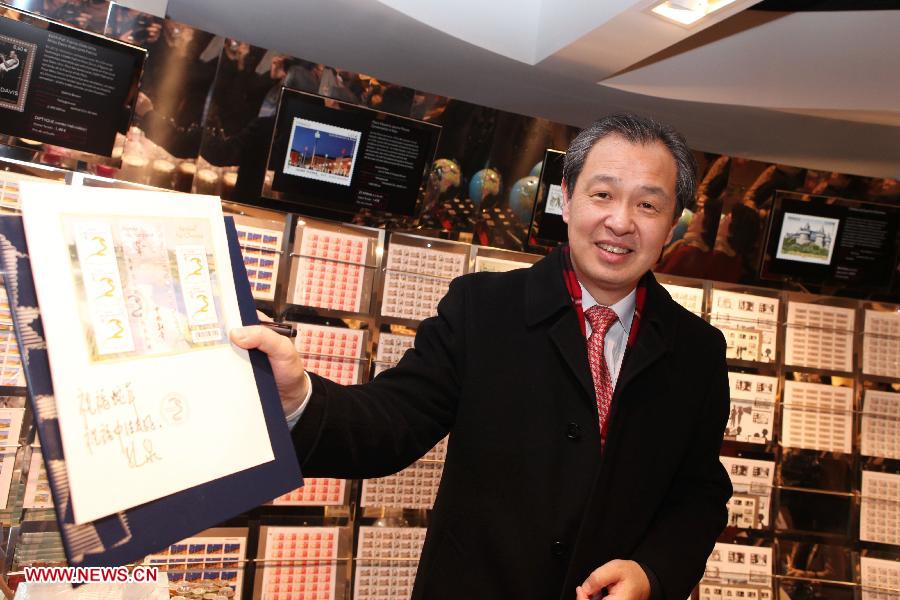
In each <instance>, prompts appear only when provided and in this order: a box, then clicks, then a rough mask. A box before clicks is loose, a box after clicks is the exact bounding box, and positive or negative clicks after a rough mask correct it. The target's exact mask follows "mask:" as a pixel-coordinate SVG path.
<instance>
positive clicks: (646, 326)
mask: <svg viewBox="0 0 900 600" xmlns="http://www.w3.org/2000/svg"><path fill="white" fill-rule="evenodd" d="M644 285H645V286H646V288H647V300H646V303H645V305H644V310H643V313H642V314H641V323H640V326H639V329H638V332H637V337H636V338H635V340H634V345H633V346H632V347H631V348H629V349H628V353H627V354H626V355H625V359H624V361H623V362H622V370H621V372H620V373H619V380H618V381H617V382H616V389H615V392H614V393H613V410H615V407H616V405H617V401H618V400H619V398H620V397H621V395H622V394H623V393H624V390H625V389H626V388H627V387H628V384H629V383H630V382H632V381H633V380H634V379H635V377H637V376H638V375H640V374H641V373H642V372H643V371H645V370H646V369H647V368H649V367H650V366H651V365H653V363H655V362H656V361H657V360H659V359H660V358H662V356H663V355H664V354H665V353H666V351H668V350H669V347H670V346H671V345H672V341H673V335H674V333H673V330H672V328H673V327H674V323H675V321H676V320H675V318H674V315H673V314H672V308H673V305H674V302H673V301H672V299H671V298H670V297H669V294H668V292H666V290H665V288H663V287H662V286H661V285H659V283H658V282H657V281H656V278H655V277H653V274H652V273H647V274H646V275H645V276H644Z"/></svg>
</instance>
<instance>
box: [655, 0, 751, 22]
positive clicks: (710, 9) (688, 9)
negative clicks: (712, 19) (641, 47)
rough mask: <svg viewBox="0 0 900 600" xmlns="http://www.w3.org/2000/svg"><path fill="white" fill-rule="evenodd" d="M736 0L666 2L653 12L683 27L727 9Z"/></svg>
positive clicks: (674, 0) (667, 0)
mask: <svg viewBox="0 0 900 600" xmlns="http://www.w3.org/2000/svg"><path fill="white" fill-rule="evenodd" d="M734 1H735V0H666V2H662V3H661V4H657V5H656V6H655V7H653V12H654V13H656V14H657V15H659V16H661V17H663V18H664V19H666V20H669V21H674V22H676V23H679V24H681V25H693V24H694V23H696V22H697V21H699V20H700V19H702V18H703V17H705V16H707V15H710V14H712V13H714V12H716V11H717V10H720V9H722V8H725V7H726V6H728V5H729V4H731V3H732V2H734Z"/></svg>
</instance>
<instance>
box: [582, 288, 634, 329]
mask: <svg viewBox="0 0 900 600" xmlns="http://www.w3.org/2000/svg"><path fill="white" fill-rule="evenodd" d="M578 285H580V286H581V308H582V309H583V310H584V311H585V312H587V309H589V308H590V307H592V306H597V305H598V304H600V303H599V302H597V301H596V300H594V297H593V296H591V293H590V292H589V291H587V289H586V288H585V287H584V286H583V285H582V284H581V282H578ZM636 305H637V288H635V289H633V290H631V292H630V293H629V294H628V295H627V296H625V297H624V298H622V299H621V300H619V301H618V302H616V303H615V304H613V305H611V306H610V307H609V308H611V309H613V312H614V313H616V316H617V317H618V318H619V319H618V321H616V322H617V323H618V324H620V325H621V326H622V328H623V329H624V330H625V335H631V323H632V320H633V319H634V309H635V306H636Z"/></svg>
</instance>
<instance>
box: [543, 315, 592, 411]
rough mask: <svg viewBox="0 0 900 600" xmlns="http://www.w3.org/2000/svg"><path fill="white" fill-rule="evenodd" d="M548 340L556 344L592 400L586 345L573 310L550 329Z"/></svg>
mask: <svg viewBox="0 0 900 600" xmlns="http://www.w3.org/2000/svg"><path fill="white" fill-rule="evenodd" d="M550 339H552V340H553V343H554V344H556V347H557V349H558V350H559V352H560V354H561V355H562V357H563V358H564V359H565V362H566V364H567V365H568V366H569V368H570V369H571V370H572V373H574V375H575V377H576V378H577V379H578V381H579V382H580V383H581V386H582V387H583V388H584V391H585V392H586V393H587V394H588V397H589V398H593V397H594V395H595V392H594V380H593V378H592V377H591V370H590V367H589V366H588V355H587V343H586V342H585V339H584V336H582V335H581V326H580V325H579V324H578V315H576V314H575V311H574V310H570V311H567V312H566V313H564V314H563V316H562V317H560V319H559V320H558V321H557V322H556V323H554V324H553V325H552V326H551V327H550Z"/></svg>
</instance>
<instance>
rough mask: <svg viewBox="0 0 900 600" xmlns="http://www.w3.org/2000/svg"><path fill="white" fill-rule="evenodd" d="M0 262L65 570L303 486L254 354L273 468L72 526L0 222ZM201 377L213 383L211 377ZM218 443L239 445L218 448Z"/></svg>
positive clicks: (44, 372) (117, 557)
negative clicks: (64, 554)
mask: <svg viewBox="0 0 900 600" xmlns="http://www.w3.org/2000/svg"><path fill="white" fill-rule="evenodd" d="M225 230H226V233H227V236H228V249H229V254H230V256H231V268H232V271H233V272H234V283H235V289H236V290H237V299H238V303H239V305H240V312H241V319H242V320H243V322H244V324H254V323H258V319H257V316H256V306H255V303H254V301H253V295H252V294H251V292H250V285H249V283H248V281H247V273H246V271H245V270H244V261H243V259H242V257H241V249H240V246H239V244H238V239H237V232H236V230H235V227H234V219H232V218H231V217H226V218H225ZM0 258H2V261H3V264H2V271H3V274H4V281H5V285H6V290H7V294H8V295H9V306H10V310H11V312H12V315H13V322H14V325H15V330H16V338H17V339H18V342H19V350H20V351H21V353H22V358H23V361H22V362H23V366H24V368H25V380H26V382H27V385H28V399H29V401H30V403H31V407H32V410H33V411H34V421H35V425H36V427H37V432H38V436H39V437H40V444H41V451H42V453H43V457H44V464H45V465H46V467H47V478H48V481H49V483H50V491H51V492H52V494H53V503H54V508H55V510H56V518H57V521H58V523H59V529H60V534H61V537H62V543H63V548H64V549H65V553H66V558H67V560H68V563H69V565H70V566H119V565H124V564H128V563H133V562H136V561H140V560H141V559H143V558H144V557H145V556H146V555H148V554H151V553H153V552H157V551H159V550H161V549H163V548H166V547H167V546H169V545H170V544H172V543H174V542H177V541H179V540H182V539H184V538H187V537H190V536H192V535H194V534H195V533H197V532H199V531H202V530H204V529H208V528H210V527H214V526H216V525H218V524H220V523H221V522H223V521H226V520H228V519H231V518H232V517H234V516H236V515H239V514H241V513H243V512H246V511H248V510H250V509H252V508H254V507H256V506H259V505H260V504H263V503H265V502H268V501H269V500H271V499H273V498H276V497H278V496H280V495H282V494H284V493H286V492H289V491H290V490H293V489H295V488H297V487H299V486H300V485H302V477H301V475H300V467H299V465H298V463H297V456H296V454H295V452H294V447H293V444H292V443H291V437H290V432H289V431H288V428H287V422H286V421H285V418H284V412H283V410H282V408H281V401H280V400H279V397H278V391H277V389H276V387H275V379H274V377H273V376H272V367H271V366H270V364H269V360H268V358H267V357H266V356H265V355H264V354H263V353H262V352H259V351H257V350H253V351H251V352H250V360H251V363H252V365H253V372H254V375H255V376H256V385H257V387H258V388H259V395H260V398H261V400H262V408H263V413H264V415H265V420H266V425H267V427H268V430H269V439H270V441H271V443H272V451H273V453H274V455H275V460H274V461H271V462H268V463H265V464H262V465H258V466H256V467H253V468H250V469H246V470H244V471H240V472H238V473H235V474H233V475H229V476H227V477H222V478H220V479H216V480H214V481H210V482H209V483H205V484H203V485H198V486H196V487H193V488H190V489H187V490H184V491H182V492H178V493H176V494H172V495H169V496H166V497H164V498H160V499H159V500H155V501H153V502H148V503H147V504H142V505H140V506H136V507H134V508H132V509H129V510H126V511H124V512H120V513H117V514H115V515H111V516H109V517H104V518H102V519H98V520H97V521H93V522H91V523H86V524H83V525H76V524H75V522H74V519H73V515H72V509H71V505H70V503H69V502H68V499H69V486H68V479H67V475H66V469H65V457H64V456H63V450H62V441H61V439H60V431H59V420H58V418H57V415H56V404H55V400H54V398H53V382H52V379H51V377H50V363H49V361H48V357H47V350H46V344H45V341H44V332H43V327H42V324H41V317H40V312H39V310H38V304H37V295H36V293H35V288H34V280H33V278H32V272H31V263H30V261H29V258H28V246H27V244H26V242H25V229H24V228H23V226H22V218H21V217H18V216H0ZM208 375H209V377H215V376H216V374H215V373H209V374H208ZM162 376H165V375H164V374H163V375H162ZM248 401H250V400H249V399H248ZM223 443H229V444H240V443H241V442H240V440H223ZM185 460H190V457H185ZM107 492H108V493H110V494H115V493H116V483H115V482H114V481H111V482H110V486H109V489H108V490H107Z"/></svg>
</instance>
